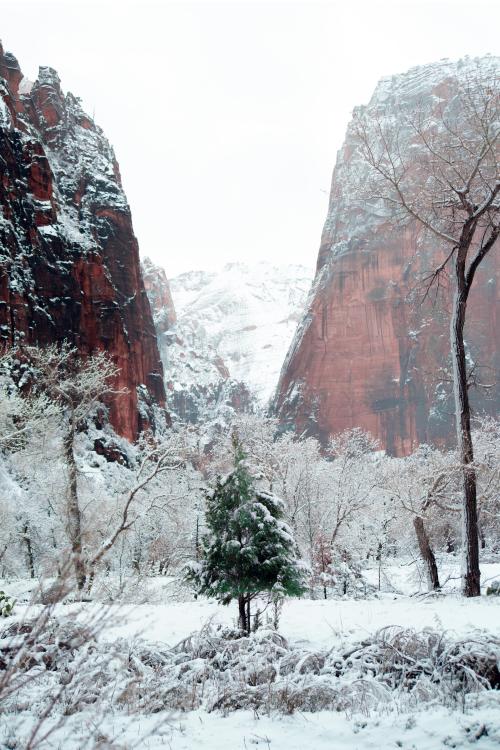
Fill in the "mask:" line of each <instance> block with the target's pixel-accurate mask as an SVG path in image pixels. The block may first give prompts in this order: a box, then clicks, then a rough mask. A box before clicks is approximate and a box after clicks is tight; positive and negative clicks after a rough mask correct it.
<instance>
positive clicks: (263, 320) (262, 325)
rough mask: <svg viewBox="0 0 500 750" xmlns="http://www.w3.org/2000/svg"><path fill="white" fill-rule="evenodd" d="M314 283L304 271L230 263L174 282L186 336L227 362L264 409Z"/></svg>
mask: <svg viewBox="0 0 500 750" xmlns="http://www.w3.org/2000/svg"><path fill="white" fill-rule="evenodd" d="M311 279H312V269H309V268H306V267H304V266H295V265H287V266H273V265H271V264H270V263H264V262H261V263H256V264H254V265H249V264H244V263H230V264H228V265H226V266H225V267H224V269H223V270H222V271H221V272H220V273H205V272H200V271H194V272H189V273H184V274H182V275H181V276H178V277H176V278H174V279H173V280H172V281H171V290H172V296H173V299H174V304H175V308H176V311H177V315H178V319H179V328H180V330H182V331H184V332H186V331H191V332H192V337H193V340H192V343H193V344H194V343H195V341H196V338H199V339H200V342H201V341H203V342H204V343H206V344H207V345H208V346H209V347H211V348H212V349H213V351H214V352H215V353H216V354H217V355H218V356H219V357H220V358H221V359H222V360H223V362H224V364H225V366H226V368H227V370H228V371H229V375H230V377H231V378H233V379H235V380H238V381H242V382H243V383H245V384H246V385H247V386H248V387H249V389H250V390H251V391H252V392H253V393H255V395H256V397H257V399H258V401H259V402H260V403H265V402H267V400H268V399H269V398H270V396H271V395H272V392H273V390H274V388H275V387H276V383H277V382H278V376H279V372H280V368H281V365H282V363H283V359H284V356H285V354H286V351H287V348H288V346H289V344H290V341H291V339H292V336H293V334H294V332H295V328H296V326H297V321H298V320H299V318H300V317H301V315H302V312H303V308H304V304H305V299H306V296H307V293H308V291H309V287H310V284H311Z"/></svg>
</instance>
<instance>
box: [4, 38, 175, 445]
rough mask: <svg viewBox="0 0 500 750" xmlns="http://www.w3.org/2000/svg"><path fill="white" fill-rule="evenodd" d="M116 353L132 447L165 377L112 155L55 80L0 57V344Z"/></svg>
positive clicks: (121, 420)
mask: <svg viewBox="0 0 500 750" xmlns="http://www.w3.org/2000/svg"><path fill="white" fill-rule="evenodd" d="M64 339H66V340H68V341H70V342H72V343H73V344H74V345H76V346H77V347H78V349H79V351H80V352H81V354H82V356H84V357H85V356H87V355H89V354H91V353H92V352H95V351H98V350H105V351H107V352H109V354H110V356H111V357H112V358H113V360H114V362H115V363H116V365H117V366H118V367H119V369H120V372H119V375H118V377H117V381H116V383H115V385H116V387H117V388H118V389H126V393H123V394H121V395H119V396H118V397H116V398H115V399H113V401H112V403H110V419H111V423H112V424H113V426H114V428H115V429H116V430H117V432H118V433H120V434H121V435H122V436H124V437H126V438H128V439H129V440H132V439H134V438H136V437H137V435H138V433H139V432H140V431H141V430H142V429H143V428H145V427H147V426H149V424H150V422H151V419H152V418H153V416H152V415H153V411H154V410H153V409H152V408H151V407H152V405H153V404H157V405H159V406H163V405H164V402H165V392H164V383H163V369H162V364H161V361H160V356H159V352H158V347H157V342H156V333H155V328H154V324H153V319H152V315H151V310H150V305H149V301H148V298H147V295H146V291H145V288H144V283H143V279H142V276H141V269H140V264H139V249H138V244H137V240H136V238H135V236H134V231H133V227H132V218H131V212H130V208H129V205H128V203H127V199H126V196H125V194H124V192H123V188H122V185H121V179H120V171H119V167H118V163H117V161H116V158H115V155H114V152H113V149H112V147H111V146H110V144H109V142H108V141H107V139H106V138H105V136H104V134H103V132H102V130H101V129H100V128H99V127H98V126H97V125H95V123H94V122H93V121H92V119H91V118H90V117H89V116H88V115H87V114H86V113H85V112H84V111H83V109H82V107H81V104H80V101H79V100H78V99H77V98H76V97H74V96H73V95H72V94H70V93H68V94H64V93H63V92H62V90H61V84H60V81H59V77H58V75H57V73H56V72H55V71H54V70H52V69H51V68H47V67H41V68H40V69H39V74H38V78H37V80H36V81H35V82H34V83H31V82H29V81H27V80H26V79H25V78H23V75H22V73H21V70H20V67H19V64H18V62H17V60H16V59H15V57H14V56H13V55H11V54H10V53H4V51H3V49H2V47H1V45H0V342H3V343H4V345H7V346H9V345H12V344H22V343H30V344H35V343H36V344H41V345H43V344H47V343H52V342H60V341H62V340H64Z"/></svg>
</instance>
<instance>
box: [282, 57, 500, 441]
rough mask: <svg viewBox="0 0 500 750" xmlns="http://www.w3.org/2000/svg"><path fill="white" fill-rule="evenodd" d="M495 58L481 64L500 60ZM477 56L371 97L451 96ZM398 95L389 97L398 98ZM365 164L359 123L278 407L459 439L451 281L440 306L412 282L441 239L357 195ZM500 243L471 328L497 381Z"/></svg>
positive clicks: (295, 418)
mask: <svg viewBox="0 0 500 750" xmlns="http://www.w3.org/2000/svg"><path fill="white" fill-rule="evenodd" d="M498 62H499V61H498V60H497V59H495V58H487V59H486V62H485V64H487V65H493V66H498ZM469 64H472V62H468V61H463V62H461V63H457V64H453V63H449V62H445V61H443V62H441V63H437V64H435V65H430V66H424V67H419V68H415V69H413V70H411V71H409V72H408V73H407V74H405V75H402V76H394V77H392V78H390V79H383V80H382V81H381V82H380V84H379V85H378V87H377V89H376V91H375V94H374V96H373V98H372V100H371V102H370V104H369V105H368V107H367V110H368V111H370V109H373V110H376V108H377V106H378V105H379V103H380V102H381V101H383V102H384V104H386V103H387V101H388V100H389V101H394V122H395V123H396V122H397V117H398V114H397V113H398V111H400V112H401V111H403V112H404V110H405V107H407V106H408V107H409V106H411V105H412V102H414V101H415V98H418V97H436V98H438V97H441V98H442V97H443V96H446V95H447V92H448V94H449V92H450V91H452V90H453V81H454V80H456V77H457V76H458V75H462V74H463V72H464V70H466V68H467V66H468V65H469ZM391 98H392V99H391ZM363 168H364V169H366V166H363V165H362V164H361V161H360V157H359V154H358V152H357V142H356V139H355V136H354V133H353V128H352V126H350V127H349V128H348V132H347V136H346V141H345V143H344V146H343V148H342V149H341V151H340V152H339V154H338V158H337V164H336V167H335V170H334V173H333V180H332V188H331V194H330V203H329V210H328V216H327V219H326V223H325V227H324V230H323V236H322V240H321V247H320V251H319V257H318V265H317V272H316V277H315V281H314V283H313V287H312V290H311V294H310V297H309V301H308V305H307V309H306V312H305V315H304V317H303V319H302V322H301V323H300V324H299V327H298V330H297V333H296V335H295V339H294V341H293V343H292V346H291V348H290V350H289V352H288V355H287V358H286V361H285V364H284V366H283V369H282V372H281V377H280V382H279V385H278V390H277V395H276V398H275V410H276V412H277V413H278V415H279V417H280V419H281V422H282V424H283V425H284V426H287V427H290V428H293V429H295V430H296V431H298V432H299V433H304V432H305V433H306V434H311V435H314V436H316V437H318V438H319V439H320V440H321V441H322V442H323V443H326V442H327V441H328V438H329V436H331V435H332V434H334V433H336V432H339V431H342V430H344V429H347V428H351V427H355V426H359V427H361V428H363V429H365V430H367V431H369V432H371V433H372V434H373V435H375V436H376V437H377V438H379V440H380V442H381V444H382V446H383V447H384V448H386V449H387V450H388V451H389V452H390V453H393V454H397V455H404V454H407V453H409V452H411V451H412V450H413V449H414V448H415V447H416V446H417V445H418V444H419V443H420V442H428V441H430V442H438V443H440V442H452V441H453V437H454V423H453V402H452V399H451V397H450V394H449V388H448V386H447V383H446V382H445V380H446V378H443V377H442V375H443V373H442V371H441V368H443V367H445V366H446V364H447V362H448V359H449V333H448V329H449V322H448V321H449V316H448V312H447V308H448V307H449V299H450V296H449V295H450V291H449V290H448V292H445V294H444V295H443V296H442V297H441V298H440V300H439V305H438V306H434V307H432V306H431V304H430V302H429V301H427V303H426V304H425V305H424V306H421V305H419V304H415V302H414V301H412V298H413V300H414V299H415V294H413V295H412V289H413V288H414V287H415V284H416V280H417V279H418V278H421V277H422V275H423V273H422V272H423V271H425V269H429V270H430V269H432V268H434V267H435V266H436V265H438V261H439V259H440V253H441V252H442V249H439V248H437V247H436V243H435V242H431V241H430V239H429V238H428V237H425V236H423V235H422V233H421V232H420V233H419V232H417V230H416V228H415V227H412V226H410V225H408V226H406V227H401V226H397V225H395V224H394V223H392V222H391V219H390V215H389V214H388V212H387V211H384V210H383V209H382V208H380V210H378V211H377V210H375V209H374V207H373V205H372V206H371V207H370V206H368V205H366V203H365V204H363V203H362V202H360V200H359V185H360V178H361V183H362V182H363V171H362V170H363ZM499 281H500V248H498V247H497V248H495V249H494V250H493V251H492V253H491V257H489V258H488V259H487V261H486V262H484V264H483V266H482V268H481V269H480V272H479V273H478V274H477V277H476V279H475V282H474V288H473V291H472V293H471V299H470V302H469V310H468V323H467V329H466V338H467V343H468V350H469V355H470V359H471V360H472V361H474V362H476V363H478V364H479V365H481V366H482V367H483V368H484V369H483V370H482V372H483V380H486V381H489V382H490V383H492V382H494V381H495V380H496V382H497V384H498V380H499V378H498V375H499V372H500V352H499V346H498V344H499V337H500V327H499V323H500V285H499ZM472 398H473V404H474V405H475V407H476V409H477V410H485V411H486V412H490V413H498V408H499V406H500V393H499V390H498V385H497V387H496V389H490V390H489V393H488V398H487V399H486V398H484V395H482V394H479V393H477V392H476V393H474V394H472Z"/></svg>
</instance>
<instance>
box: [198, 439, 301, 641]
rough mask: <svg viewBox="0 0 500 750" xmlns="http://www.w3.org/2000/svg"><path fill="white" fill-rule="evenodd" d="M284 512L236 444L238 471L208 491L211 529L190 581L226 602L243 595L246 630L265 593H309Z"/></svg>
mask: <svg viewBox="0 0 500 750" xmlns="http://www.w3.org/2000/svg"><path fill="white" fill-rule="evenodd" d="M283 513H284V505H283V502H282V501H281V500H280V499H279V498H277V497H276V496H275V495H272V494H271V493H269V492H264V491H262V490H259V489H257V488H256V486H255V480H254V477H253V476H252V475H251V473H250V471H249V469H248V466H247V463H246V461H245V455H244V453H243V451H242V449H241V447H240V445H239V444H238V443H237V442H235V462H234V469H233V471H232V472H231V473H230V474H229V475H228V476H227V477H225V478H219V479H218V480H217V483H216V486H215V488H214V490H212V491H211V492H209V493H208V494H207V509H206V523H207V527H208V531H209V533H208V534H207V535H206V536H205V537H204V539H203V542H202V547H201V560H200V561H199V562H193V563H191V565H190V566H188V570H187V579H188V581H190V582H191V583H192V584H194V586H195V588H196V591H197V593H198V594H204V595H205V596H209V597H213V598H215V599H217V600H218V601H219V602H221V603H222V604H229V603H230V602H231V601H232V600H233V599H237V600H238V612H239V624H240V627H241V628H242V630H244V631H245V632H246V633H249V632H250V630H251V613H250V603H251V601H252V599H254V598H255V597H257V596H258V595H259V594H263V593H264V592H267V593H268V594H269V596H270V598H271V601H274V600H275V599H280V598H282V597H284V596H300V595H301V594H302V593H303V592H304V591H305V586H304V578H305V576H306V573H307V568H306V566H305V565H304V564H303V563H302V562H301V561H300V560H299V558H298V550H297V546H296V543H295V540H294V538H293V535H292V531H291V529H290V527H289V526H288V525H287V524H286V523H284V521H283V520H282V518H283Z"/></svg>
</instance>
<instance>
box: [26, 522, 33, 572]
mask: <svg viewBox="0 0 500 750" xmlns="http://www.w3.org/2000/svg"><path fill="white" fill-rule="evenodd" d="M23 539H24V543H25V545H26V555H27V557H28V568H29V571H30V578H34V577H35V561H34V558H33V547H32V546H31V537H30V528H29V525H28V522H27V521H26V523H25V524H24V526H23Z"/></svg>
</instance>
